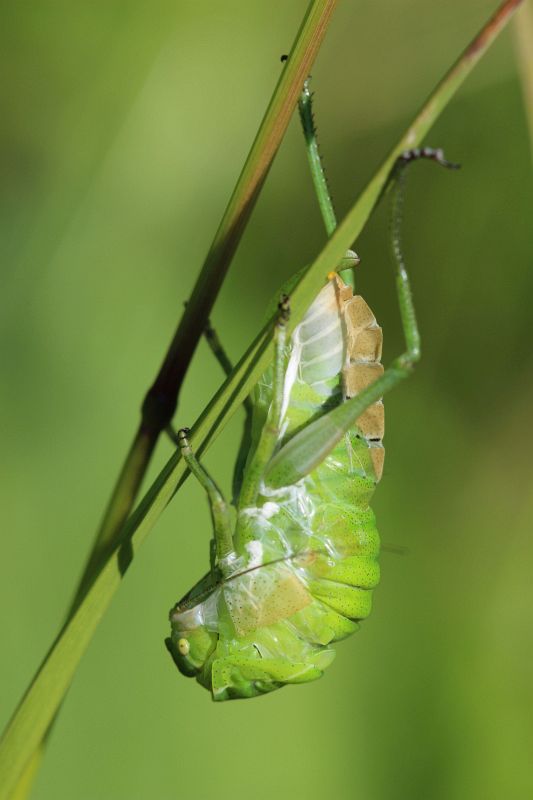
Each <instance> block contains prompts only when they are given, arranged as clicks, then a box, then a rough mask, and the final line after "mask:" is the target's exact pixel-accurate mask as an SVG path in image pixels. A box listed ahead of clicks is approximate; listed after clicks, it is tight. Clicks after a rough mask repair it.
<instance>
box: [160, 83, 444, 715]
mask: <svg viewBox="0 0 533 800" xmlns="http://www.w3.org/2000/svg"><path fill="white" fill-rule="evenodd" d="M311 101H312V97H311V93H310V91H309V87H308V83H307V82H306V84H305V86H304V91H303V93H302V96H301V99H300V105H299V108H300V116H301V119H302V124H303V130H304V135H305V139H306V144H307V152H308V156H309V162H310V166H311V172H312V176H313V181H314V184H315V189H316V192H317V197H318V199H319V204H320V208H321V212H322V216H323V218H324V223H325V226H326V231H327V233H328V235H331V234H332V233H333V231H334V230H335V227H336V218H335V213H334V210H333V205H332V202H331V198H330V195H329V191H328V188H327V184H326V180H325V176H324V172H323V169H322V164H321V160H320V156H319V153H318V147H317V141H316V131H315V126H314V122H313V115H312V105H311ZM421 158H425V159H431V160H434V161H436V162H437V163H439V164H441V165H442V166H445V167H451V168H455V167H456V166H457V165H455V164H451V163H450V162H448V161H446V160H445V158H444V155H443V153H442V151H441V150H434V149H431V148H423V149H416V150H410V151H406V152H405V153H404V154H403V155H402V156H400V157H399V158H398V160H397V162H396V164H395V166H394V167H393V169H392V171H391V174H390V178H389V182H388V186H389V187H391V191H392V215H391V218H392V237H391V238H392V254H393V260H394V265H395V273H396V285H397V293H398V301H399V306H400V314H401V320H402V327H403V331H404V336H405V341H406V350H405V352H404V353H403V354H402V355H401V356H399V357H398V358H396V359H395V360H394V361H393V362H392V364H391V365H390V367H389V368H388V369H386V370H385V369H384V368H383V366H382V365H381V350H382V331H381V328H380V327H379V325H378V323H377V321H376V319H375V316H374V314H373V313H372V311H371V310H370V308H369V306H368V305H367V303H366V302H365V301H364V300H363V298H362V297H360V296H358V295H354V294H353V289H352V285H353V279H352V273H351V270H352V268H353V267H355V265H356V264H357V263H358V258H357V256H356V255H355V253H352V252H351V251H349V252H348V253H347V254H346V257H345V259H343V262H342V263H341V264H340V265H338V266H337V267H336V268H335V269H332V272H331V273H330V274H329V275H328V276H327V280H326V283H325V285H324V287H323V289H322V290H321V291H320V292H319V294H318V296H317V297H316V298H315V300H314V302H313V303H312V304H311V306H310V308H309V309H308V310H307V313H306V314H305V316H304V318H303V320H302V322H301V323H300V324H299V325H298V326H297V327H296V328H295V330H294V331H293V334H292V336H291V337H290V340H288V337H287V333H286V323H287V319H288V315H289V313H290V304H289V298H288V297H287V296H286V295H282V298H281V301H280V302H279V305H278V313H277V318H276V323H275V327H274V333H273V347H274V358H273V364H272V367H271V368H270V369H269V370H267V372H266V373H265V374H264V375H263V376H262V378H261V380H260V381H259V383H258V384H257V386H256V387H255V390H254V392H253V393H252V395H251V397H250V398H249V399H248V401H247V404H246V424H245V429H244V435H243V439H242V442H241V448H240V452H239V456H238V459H237V464H236V469H235V475H234V505H235V508H236V511H237V519H236V523H235V524H234V525H233V524H232V521H231V516H230V509H229V505H228V503H227V502H226V501H225V499H224V498H223V496H222V493H221V492H220V490H219V489H218V487H217V486H216V484H215V482H214V481H213V480H212V478H211V477H210V476H209V475H208V473H207V472H206V471H205V469H204V468H203V467H202V466H201V464H200V463H199V461H198V459H197V458H196V456H195V455H194V453H193V451H192V449H191V447H190V444H189V440H188V431H187V429H182V430H181V431H179V433H178V437H177V439H178V444H179V446H180V448H181V452H182V455H183V457H184V458H185V460H186V462H187V465H188V467H189V469H190V471H191V472H192V473H193V475H194V476H195V477H196V478H197V479H198V480H199V481H200V483H201V484H202V486H203V487H204V488H205V490H206V492H207V495H208V499H209V504H210V508H211V515H212V521H213V529H214V540H213V548H212V555H211V569H210V571H209V573H208V574H207V575H205V576H204V577H203V578H202V579H201V580H200V581H199V582H198V583H197V584H196V585H195V586H194V587H193V588H192V589H191V590H190V591H189V592H188V593H187V595H186V596H185V597H184V598H183V599H182V600H181V601H180V602H179V603H177V604H176V606H175V607H174V608H173V609H172V610H171V612H170V622H171V636H170V637H169V638H168V639H167V640H166V644H167V647H168V649H169V651H170V653H171V655H172V657H173V659H174V661H175V663H176V665H177V667H178V669H179V670H180V672H182V673H183V674H184V675H187V676H190V677H196V679H197V681H198V682H199V683H200V684H201V685H202V686H204V687H205V688H207V689H209V690H210V692H211V693H212V697H213V699H214V700H229V699H236V698H247V697H254V696H257V695H261V694H264V693H266V692H270V691H272V690H274V689H277V688H280V687H281V686H284V685H285V684H289V683H305V682H308V681H311V680H315V679H316V678H319V677H320V676H321V675H322V674H323V672H324V670H325V668H326V667H327V666H328V665H329V664H330V663H331V661H332V660H333V658H334V655H335V651H334V649H333V647H332V644H333V643H334V642H336V641H339V640H341V639H344V638H345V637H347V636H349V635H350V634H351V633H353V632H354V631H355V630H357V628H358V625H359V622H360V621H361V620H363V619H365V618H366V617H367V616H368V615H369V613H370V610H371V602H372V591H373V589H374V587H375V586H376V585H377V583H378V581H379V564H378V556H379V550H380V543H379V535H378V531H377V528H376V524H375V517H374V514H373V512H372V510H371V508H370V505H369V504H370V500H371V498H372V495H373V493H374V489H375V487H376V485H377V483H378V482H379V480H380V478H381V475H382V470H383V459H384V449H383V444H382V439H383V435H384V407H383V401H382V397H383V395H385V394H386V392H388V391H389V390H390V389H392V388H393V387H394V386H396V384H397V383H399V382H400V381H401V380H403V379H404V378H405V377H407V376H408V375H409V374H410V373H411V371H412V369H413V367H414V365H415V363H416V362H417V361H418V359H419V357H420V337H419V332H418V327H417V324H416V316H415V310H414V305H413V299H412V295H411V289H410V284H409V278H408V275H407V271H406V268H405V264H404V260H403V256H402V250H401V246H400V233H399V226H400V218H401V205H402V201H403V180H404V174H405V167H406V166H407V164H409V163H411V162H412V161H414V160H417V159H421ZM332 266H334V267H335V265H332ZM206 335H207V338H208V340H209V342H210V344H211V346H212V349H213V351H214V352H215V355H217V357H218V359H219V361H220V363H221V364H222V366H223V367H224V369H225V370H226V371H230V370H231V365H230V363H229V360H228V359H227V357H226V355H225V353H224V351H223V349H222V347H221V345H220V342H219V341H218V338H217V336H216V334H215V332H214V331H213V330H212V329H211V328H209V329H208V330H207V331H206Z"/></svg>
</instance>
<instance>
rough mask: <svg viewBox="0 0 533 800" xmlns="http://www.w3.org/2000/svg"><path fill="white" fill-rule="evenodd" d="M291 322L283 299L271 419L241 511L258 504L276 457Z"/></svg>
mask: <svg viewBox="0 0 533 800" xmlns="http://www.w3.org/2000/svg"><path fill="white" fill-rule="evenodd" d="M288 319H289V300H288V297H287V296H283V297H282V299H281V302H280V303H279V306H278V316H277V320H276V325H275V328H274V377H273V381H272V400H271V403H270V408H269V409H268V414H267V418H266V421H265V424H264V426H263V430H262V431H261V435H260V437H259V441H258V443H257V447H256V449H255V452H254V454H253V457H252V460H251V462H250V464H249V466H248V467H247V470H246V477H245V479H244V482H243V485H242V489H241V493H240V498H239V506H240V508H248V507H250V506H253V505H254V504H255V501H256V499H257V495H258V493H259V487H260V483H261V480H262V478H263V473H264V471H265V468H266V466H267V464H268V462H269V461H270V459H271V458H272V454H273V453H274V449H275V447H276V444H277V442H278V439H279V434H280V425H281V409H282V404H283V385H284V377H285V343H286V338H287V331H286V325H287V321H288Z"/></svg>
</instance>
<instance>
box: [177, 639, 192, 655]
mask: <svg viewBox="0 0 533 800" xmlns="http://www.w3.org/2000/svg"><path fill="white" fill-rule="evenodd" d="M190 649H191V646H190V644H189V642H188V640H187V639H179V640H178V652H179V654H180V655H181V656H188V655H189V650H190Z"/></svg>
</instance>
